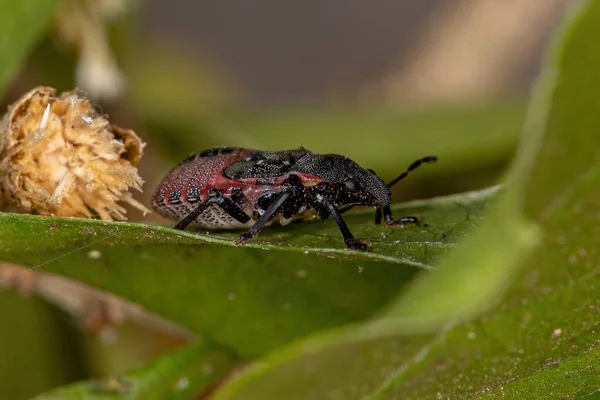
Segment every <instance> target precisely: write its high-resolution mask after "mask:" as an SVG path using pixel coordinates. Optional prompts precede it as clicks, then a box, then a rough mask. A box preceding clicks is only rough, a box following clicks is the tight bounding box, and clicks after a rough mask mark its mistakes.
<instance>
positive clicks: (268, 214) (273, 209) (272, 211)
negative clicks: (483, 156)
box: [239, 190, 293, 243]
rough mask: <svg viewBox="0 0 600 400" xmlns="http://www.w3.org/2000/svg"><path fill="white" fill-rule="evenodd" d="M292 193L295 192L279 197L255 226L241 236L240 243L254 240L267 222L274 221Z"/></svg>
mask: <svg viewBox="0 0 600 400" xmlns="http://www.w3.org/2000/svg"><path fill="white" fill-rule="evenodd" d="M292 193H293V192H292V191H291V190H289V191H284V192H282V193H281V194H280V195H279V197H277V199H275V201H274V202H273V203H271V205H270V206H269V208H267V210H266V211H265V213H264V214H263V215H261V216H260V218H259V219H258V220H257V221H256V222H255V223H254V225H252V227H251V228H250V230H249V231H248V232H245V233H242V234H241V235H240V238H239V242H240V243H244V242H245V241H246V240H248V239H252V238H253V237H254V236H256V235H258V232H260V230H261V229H262V228H263V227H264V226H265V225H266V224H267V222H269V221H270V220H271V219H273V217H274V216H275V214H277V211H279V209H280V208H281V206H282V205H283V203H284V202H285V201H286V200H287V199H288V198H289V197H290V196H291V195H292Z"/></svg>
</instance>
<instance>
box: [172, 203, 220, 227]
mask: <svg viewBox="0 0 600 400" xmlns="http://www.w3.org/2000/svg"><path fill="white" fill-rule="evenodd" d="M217 200H218V198H217V197H211V198H209V199H206V200H205V201H203V202H202V203H200V204H198V206H197V207H196V208H195V209H194V210H193V211H192V212H190V213H189V214H188V215H187V216H186V217H185V218H184V219H182V220H181V221H179V223H178V224H177V225H175V228H174V229H178V230H181V231H182V230H184V229H185V228H186V227H187V226H188V225H189V224H191V223H192V221H193V220H195V219H196V218H198V215H200V214H202V212H203V211H204V210H206V209H207V208H208V207H209V206H210V205H211V204H214V203H216V201H217Z"/></svg>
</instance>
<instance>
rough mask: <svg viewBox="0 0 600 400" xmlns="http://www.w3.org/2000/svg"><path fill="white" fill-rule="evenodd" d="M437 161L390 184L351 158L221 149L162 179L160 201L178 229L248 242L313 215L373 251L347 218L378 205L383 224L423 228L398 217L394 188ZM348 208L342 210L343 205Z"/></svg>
mask: <svg viewBox="0 0 600 400" xmlns="http://www.w3.org/2000/svg"><path fill="white" fill-rule="evenodd" d="M435 160H436V157H433V156H429V157H424V158H422V159H420V160H417V161H415V162H414V163H413V164H411V166H410V167H409V168H408V169H407V170H406V171H405V172H403V173H402V174H401V175H400V176H399V177H398V178H396V179H395V180H393V181H392V182H390V183H388V184H387V185H386V184H385V183H384V182H383V180H381V178H379V177H378V176H377V175H376V174H375V172H373V171H372V170H367V169H364V168H362V167H360V166H359V165H358V164H356V163H355V162H354V161H352V160H350V159H349V158H348V157H345V156H341V155H337V154H318V153H313V152H310V151H308V150H306V149H304V148H302V147H301V148H298V149H294V150H284V151H273V152H268V151H257V150H250V149H243V148H231V147H223V148H214V149H209V150H205V151H203V152H200V153H196V154H193V155H191V156H190V157H188V158H186V159H185V160H183V161H182V162H181V163H180V164H179V165H178V166H177V167H175V168H174V169H173V170H172V171H171V172H170V173H169V174H168V175H167V177H166V178H165V179H164V180H163V181H162V182H161V184H160V185H159V187H158V188H157V190H156V193H155V195H154V198H153V200H152V206H153V208H154V209H155V210H156V211H157V212H158V213H159V214H161V215H163V216H165V217H167V218H170V219H174V220H178V221H179V223H178V224H177V225H176V226H175V228H176V229H185V228H186V227H187V226H188V225H190V224H191V225H196V226H199V227H202V228H206V229H235V228H249V230H248V231H247V232H246V233H243V234H242V235H240V242H245V241H246V240H248V239H250V238H252V237H254V236H256V235H257V234H258V232H259V231H260V230H261V229H262V228H263V227H264V226H266V225H268V224H270V223H272V222H273V221H276V220H279V222H280V223H281V224H282V225H286V224H288V223H289V222H290V221H292V220H294V219H297V218H303V217H306V216H307V215H316V216H318V217H319V218H320V219H326V218H328V217H330V216H331V217H333V219H334V220H335V222H336V223H337V225H338V227H339V229H340V231H341V233H342V236H343V238H344V241H345V243H346V245H347V246H348V247H349V248H351V249H354V250H363V251H364V250H366V249H367V245H366V244H365V243H364V242H363V241H360V240H355V239H354V236H353V235H352V233H351V232H350V230H349V229H348V227H347V226H346V223H345V222H344V219H343V218H342V214H343V213H344V212H345V211H347V210H348V209H350V208H351V207H353V206H355V205H361V206H372V207H375V208H376V218H375V223H377V224H379V223H381V220H382V219H383V220H384V221H385V222H386V224H388V225H397V224H404V223H418V220H417V219H416V218H415V217H404V218H401V219H399V220H394V219H393V218H392V212H391V209H390V201H391V194H390V187H391V186H392V185H394V184H395V183H396V182H398V181H400V180H401V179H403V178H404V177H406V176H407V175H408V173H409V172H410V171H412V170H413V169H415V168H417V167H418V166H419V165H421V163H423V162H433V161H435ZM340 206H342V208H339V207H340Z"/></svg>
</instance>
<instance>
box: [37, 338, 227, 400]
mask: <svg viewBox="0 0 600 400" xmlns="http://www.w3.org/2000/svg"><path fill="white" fill-rule="evenodd" d="M234 362H235V357H232V356H231V355H229V354H228V353H227V352H226V351H224V350H222V349H216V348H215V346H214V344H208V343H206V342H205V341H202V340H197V341H196V342H194V343H192V344H190V345H187V346H185V347H183V348H181V349H178V350H176V351H174V352H173V353H171V354H169V355H167V356H164V357H162V358H159V359H158V360H156V361H153V362H152V363H149V364H148V365H145V366H143V367H141V368H138V369H136V370H133V371H131V372H129V373H126V374H123V375H119V376H111V377H108V378H105V379H101V380H93V381H87V382H79V383H75V384H71V385H67V386H64V387H61V388H59V389H56V390H53V391H51V392H49V393H46V394H43V395H40V396H37V397H35V400H58V399H61V400H62V399H86V400H88V399H89V400H100V399H105V400H108V399H114V400H118V399H128V400H134V399H144V400H154V399H156V400H163V399H165V400H166V399H168V400H176V399H190V398H193V397H194V396H195V395H196V394H198V393H200V391H201V390H202V388H204V387H206V385H208V384H209V383H211V382H213V381H214V380H215V379H216V378H219V377H222V376H224V375H225V374H226V373H227V372H228V371H229V370H230V369H231V368H232V367H233V366H234Z"/></svg>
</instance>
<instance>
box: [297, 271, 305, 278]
mask: <svg viewBox="0 0 600 400" xmlns="http://www.w3.org/2000/svg"><path fill="white" fill-rule="evenodd" d="M296 276H297V277H298V278H306V271H305V270H303V269H299V270H298V271H296Z"/></svg>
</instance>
